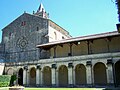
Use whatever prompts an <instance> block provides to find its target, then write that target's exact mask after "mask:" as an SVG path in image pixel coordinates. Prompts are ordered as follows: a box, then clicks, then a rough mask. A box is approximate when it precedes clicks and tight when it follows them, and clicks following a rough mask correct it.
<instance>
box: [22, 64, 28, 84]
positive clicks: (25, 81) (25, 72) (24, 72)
mask: <svg viewBox="0 0 120 90" xmlns="http://www.w3.org/2000/svg"><path fill="white" fill-rule="evenodd" d="M27 70H28V67H27V66H24V70H23V85H26V84H27Z"/></svg>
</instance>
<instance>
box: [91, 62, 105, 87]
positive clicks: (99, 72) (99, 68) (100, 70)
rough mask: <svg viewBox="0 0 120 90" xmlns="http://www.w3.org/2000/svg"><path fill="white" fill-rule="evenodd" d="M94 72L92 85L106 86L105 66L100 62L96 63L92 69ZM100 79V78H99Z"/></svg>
mask: <svg viewBox="0 0 120 90" xmlns="http://www.w3.org/2000/svg"><path fill="white" fill-rule="evenodd" d="M93 69H94V70H93V71H94V84H95V85H106V84H107V74H106V66H105V64H104V63H102V62H98V63H96V64H95V65H94V67H93ZM101 77H102V78H101Z"/></svg>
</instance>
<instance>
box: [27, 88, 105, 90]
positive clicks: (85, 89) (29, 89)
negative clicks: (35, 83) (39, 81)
mask: <svg viewBox="0 0 120 90" xmlns="http://www.w3.org/2000/svg"><path fill="white" fill-rule="evenodd" d="M25 90H103V89H102V88H99V89H98V88H97V89H96V88H25Z"/></svg>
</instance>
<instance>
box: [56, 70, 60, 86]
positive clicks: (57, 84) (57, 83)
mask: <svg viewBox="0 0 120 90" xmlns="http://www.w3.org/2000/svg"><path fill="white" fill-rule="evenodd" d="M56 86H59V82H58V69H56Z"/></svg>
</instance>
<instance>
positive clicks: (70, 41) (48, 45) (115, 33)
mask: <svg viewBox="0 0 120 90" xmlns="http://www.w3.org/2000/svg"><path fill="white" fill-rule="evenodd" d="M119 35H120V33H118V31H113V32H107V33H100V34H94V35H88V36H82V37H75V38H69V39H64V40H59V41H54V42H49V43H45V44H40V45H37V48H50V47H52V46H55V45H61V44H65V43H73V42H79V41H87V40H94V39H100V38H106V37H112V36H119Z"/></svg>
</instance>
